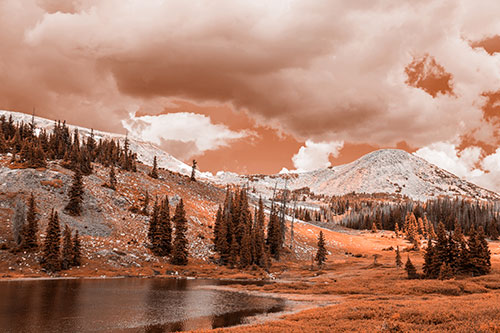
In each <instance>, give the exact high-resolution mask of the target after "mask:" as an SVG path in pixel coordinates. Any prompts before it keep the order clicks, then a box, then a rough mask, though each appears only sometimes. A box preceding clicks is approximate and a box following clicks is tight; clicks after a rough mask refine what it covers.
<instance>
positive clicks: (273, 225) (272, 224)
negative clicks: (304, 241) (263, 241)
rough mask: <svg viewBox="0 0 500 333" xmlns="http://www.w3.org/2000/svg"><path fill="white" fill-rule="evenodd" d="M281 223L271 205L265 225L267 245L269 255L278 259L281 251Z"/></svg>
mask: <svg viewBox="0 0 500 333" xmlns="http://www.w3.org/2000/svg"><path fill="white" fill-rule="evenodd" d="M281 240H282V238H281V225H280V223H279V219H278V215H277V213H276V209H275V207H274V206H273V207H271V214H270V216H269V223H268V227H267V245H268V247H269V253H270V254H271V256H272V257H273V258H274V259H276V260H279V259H280V252H281V245H282V244H281Z"/></svg>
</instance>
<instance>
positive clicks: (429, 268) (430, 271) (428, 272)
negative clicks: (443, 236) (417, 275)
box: [423, 241, 439, 279]
mask: <svg viewBox="0 0 500 333" xmlns="http://www.w3.org/2000/svg"><path fill="white" fill-rule="evenodd" d="M435 261H436V253H435V250H434V246H433V245H432V241H428V243H427V248H426V250H425V254H424V267H423V270H424V275H425V277H426V278H428V279H435V278H436V277H437V275H438V274H439V271H438V270H437V269H436V267H438V266H437V265H436V264H435Z"/></svg>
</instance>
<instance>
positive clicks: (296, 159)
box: [282, 140, 344, 172]
mask: <svg viewBox="0 0 500 333" xmlns="http://www.w3.org/2000/svg"><path fill="white" fill-rule="evenodd" d="M343 145H344V142H342V141H332V142H313V141H311V140H307V141H306V143H305V146H302V147H300V149H299V151H298V153H297V154H295V155H293V157H292V161H293V165H294V166H295V168H296V169H297V171H299V172H303V171H311V170H315V169H320V168H326V167H329V166H331V163H330V161H329V157H330V156H333V157H337V156H338V154H339V150H340V149H341V148H342V146H343ZM282 172H285V170H282Z"/></svg>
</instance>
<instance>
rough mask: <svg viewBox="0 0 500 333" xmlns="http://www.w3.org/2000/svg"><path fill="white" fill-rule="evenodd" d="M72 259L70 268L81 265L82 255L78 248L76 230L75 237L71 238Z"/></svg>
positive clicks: (79, 247) (78, 238)
mask: <svg viewBox="0 0 500 333" xmlns="http://www.w3.org/2000/svg"><path fill="white" fill-rule="evenodd" d="M72 254H73V258H72V261H71V266H80V265H81V263H82V253H81V246H80V237H79V235H78V230H77V231H75V236H73V251H72Z"/></svg>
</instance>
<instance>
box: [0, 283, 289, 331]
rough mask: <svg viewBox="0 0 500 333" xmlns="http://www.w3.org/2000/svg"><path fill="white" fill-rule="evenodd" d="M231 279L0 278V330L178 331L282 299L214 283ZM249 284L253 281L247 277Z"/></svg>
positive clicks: (237, 319) (278, 307)
mask: <svg viewBox="0 0 500 333" xmlns="http://www.w3.org/2000/svg"><path fill="white" fill-rule="evenodd" d="M231 283H242V282H241V281H239V282H231V281H220V280H208V279H207V280H198V279H196V280H186V279H155V278H153V279H139V278H124V279H59V280H28V281H1V282H0V331H1V332H16V333H17V332H176V331H183V330H191V329H202V328H203V329H209V328H218V327H226V326H233V325H238V324H242V323H245V322H246V321H247V319H248V318H249V317H251V316H255V315H258V314H266V313H273V312H279V311H283V310H284V309H285V308H286V304H285V303H286V302H285V301H284V300H282V299H277V298H269V297H259V296H251V295H247V294H244V293H235V292H229V291H222V290H211V289H210V288H206V287H210V286H214V285H228V284H231ZM247 283H249V282H247Z"/></svg>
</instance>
